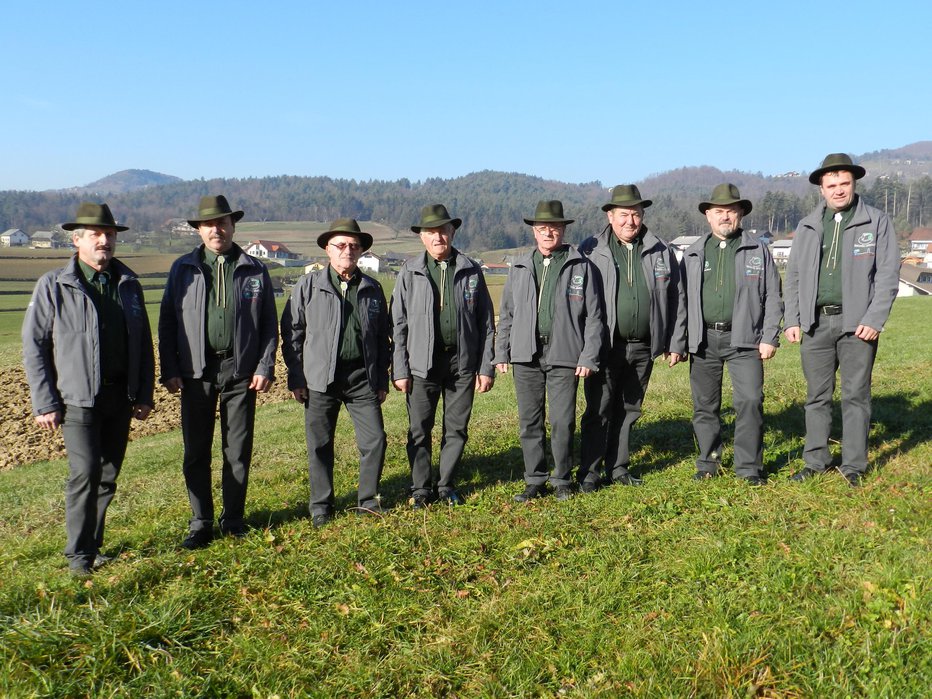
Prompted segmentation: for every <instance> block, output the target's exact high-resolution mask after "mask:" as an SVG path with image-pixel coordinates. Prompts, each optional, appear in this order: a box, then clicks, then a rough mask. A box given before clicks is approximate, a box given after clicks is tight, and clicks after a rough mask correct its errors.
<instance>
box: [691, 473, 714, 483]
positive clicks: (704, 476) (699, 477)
mask: <svg viewBox="0 0 932 699" xmlns="http://www.w3.org/2000/svg"><path fill="white" fill-rule="evenodd" d="M712 478H715V474H714V473H709V472H708V471H696V472H695V473H694V474H693V480H694V481H707V480H710V479H712Z"/></svg>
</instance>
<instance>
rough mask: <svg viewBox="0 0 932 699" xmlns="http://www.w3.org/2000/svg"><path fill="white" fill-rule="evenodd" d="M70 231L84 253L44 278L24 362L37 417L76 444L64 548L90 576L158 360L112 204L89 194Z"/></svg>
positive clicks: (100, 559) (26, 334)
mask: <svg viewBox="0 0 932 699" xmlns="http://www.w3.org/2000/svg"><path fill="white" fill-rule="evenodd" d="M62 228H64V229H65V230H66V231H71V232H72V235H71V241H72V243H73V244H74V246H75V248H77V254H76V255H75V256H74V257H72V258H71V261H70V262H69V263H68V264H67V265H65V267H63V268H62V269H56V270H53V271H51V272H48V273H47V274H45V275H43V276H42V278H41V279H39V281H38V283H37V284H36V288H35V291H34V292H33V294H32V299H31V301H30V302H29V308H28V309H27V310H26V317H25V320H24V321H23V332H22V337H23V364H24V365H25V367H26V377H27V379H28V381H29V390H30V393H31V394H32V408H33V414H34V415H35V418H36V424H38V425H39V427H41V428H42V429H45V430H54V429H56V428H57V427H58V426H59V425H60V426H61V428H62V434H63V436H64V439H65V449H66V450H67V452H68V469H69V474H68V482H67V485H66V486H65V529H66V532H67V543H66V545H65V556H66V557H67V559H68V564H69V568H70V570H71V573H72V574H73V575H75V576H79V577H85V576H87V575H90V573H91V571H92V570H93V569H94V568H95V567H98V566H100V565H102V564H104V563H105V562H106V561H107V560H108V557H107V556H104V555H103V554H102V553H101V547H102V546H103V541H104V521H105V518H106V515H107V507H108V506H109V505H110V501H111V500H113V495H114V493H115V492H116V479H117V476H118V475H119V473H120V467H121V466H122V464H123V457H124V455H125V454H126V443H127V440H128V438H129V426H130V420H131V418H136V419H137V420H145V419H146V418H147V417H148V416H149V413H150V412H151V410H152V406H153V401H152V390H153V386H154V384H155V362H154V358H153V352H152V333H151V331H150V329H149V316H148V315H147V314H146V309H145V301H144V299H143V295H142V286H140V284H139V280H138V279H137V278H136V275H135V274H134V273H133V271H132V270H131V269H130V268H129V267H127V266H126V265H124V264H123V263H122V262H120V261H119V260H117V259H116V258H114V257H113V252H114V249H115V248H116V235H117V233H118V232H120V231H125V230H128V229H127V227H126V226H118V225H117V224H116V221H115V220H114V218H113V214H112V213H111V212H110V207H108V206H107V205H106V204H93V203H90V202H85V203H83V204H81V205H80V206H79V207H78V213H77V216H76V217H75V220H74V221H72V222H70V223H65V224H62Z"/></svg>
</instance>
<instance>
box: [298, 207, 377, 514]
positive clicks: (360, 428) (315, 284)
mask: <svg viewBox="0 0 932 699" xmlns="http://www.w3.org/2000/svg"><path fill="white" fill-rule="evenodd" d="M317 245H318V246H320V247H321V248H323V249H324V250H325V251H326V252H327V257H328V258H329V259H330V264H329V265H328V266H327V267H325V268H324V269H321V270H319V271H317V272H311V273H310V274H305V275H304V276H303V277H301V279H299V280H298V283H297V284H295V286H294V288H293V289H292V290H291V298H290V299H289V300H288V303H287V304H286V305H285V310H284V312H283V313H282V355H283V356H284V358H285V364H286V365H287V366H288V388H289V389H290V390H291V392H292V395H294V398H295V400H297V401H300V402H302V403H304V427H305V435H306V437H307V459H308V475H309V478H310V484H311V498H310V508H309V509H310V513H311V519H312V522H313V524H314V526H315V527H322V526H324V525H325V524H327V523H328V522H329V521H330V520H331V519H333V507H334V496H333V466H334V451H333V437H334V434H335V433H336V427H337V417H338V416H339V414H340V406H341V405H345V406H346V409H347V410H348V411H349V414H350V417H351V418H352V419H353V427H354V428H355V430H356V444H357V447H358V448H359V492H358V495H357V504H358V507H357V509H356V512H357V514H361V515H362V514H381V512H382V505H381V500H380V497H379V480H380V478H381V477H382V466H383V464H384V461H385V446H386V437H385V428H384V426H383V422H382V403H383V402H385V397H386V395H387V394H388V364H389V361H390V356H389V352H390V350H389V332H390V331H389V320H388V304H387V303H386V302H385V294H384V293H383V292H382V287H381V285H380V284H379V283H378V281H376V280H375V279H373V278H372V277H370V276H368V275H366V274H363V273H362V272H361V271H360V270H359V267H358V264H357V263H358V261H359V256H360V255H361V254H362V253H363V252H365V251H366V250H368V249H369V248H370V247H371V246H372V236H371V235H370V234H368V233H365V232H363V231H362V230H360V228H359V224H358V223H357V222H356V221H355V220H354V219H351V218H343V219H338V220H336V221H334V222H333V224H332V225H331V226H330V229H329V230H328V231H326V232H324V233H321V234H320V236H318V238H317Z"/></svg>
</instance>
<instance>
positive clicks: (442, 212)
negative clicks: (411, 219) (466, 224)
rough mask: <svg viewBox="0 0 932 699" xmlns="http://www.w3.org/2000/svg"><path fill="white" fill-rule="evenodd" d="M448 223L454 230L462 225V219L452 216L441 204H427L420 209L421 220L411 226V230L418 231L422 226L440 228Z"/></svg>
mask: <svg viewBox="0 0 932 699" xmlns="http://www.w3.org/2000/svg"><path fill="white" fill-rule="evenodd" d="M448 223H452V224H453V230H456V229H457V228H459V227H460V226H462V225H463V219H460V218H452V217H451V216H450V214H449V213H448V212H447V207H445V206H444V205H443V204H429V205H427V206H425V207H424V208H423V209H421V220H420V221H419V222H418V223H417V224H415V225H413V226H411V230H412V231H414V232H415V233H420V232H421V229H422V228H440V226H444V225H446V224H448Z"/></svg>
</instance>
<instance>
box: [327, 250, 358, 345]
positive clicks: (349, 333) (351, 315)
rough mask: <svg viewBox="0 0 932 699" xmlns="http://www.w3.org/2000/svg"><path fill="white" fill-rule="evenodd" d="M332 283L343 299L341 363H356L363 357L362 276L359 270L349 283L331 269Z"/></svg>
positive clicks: (354, 273)
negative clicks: (360, 289) (360, 314)
mask: <svg viewBox="0 0 932 699" xmlns="http://www.w3.org/2000/svg"><path fill="white" fill-rule="evenodd" d="M329 270H330V283H331V284H332V285H333V288H334V290H335V291H336V292H337V293H338V294H339V295H340V298H341V299H342V301H343V302H342V303H341V304H340V306H341V312H340V361H341V362H355V361H358V360H360V359H362V358H363V356H362V324H361V323H360V321H359V305H358V295H359V282H360V280H361V279H362V275H361V274H360V272H359V270H358V269H357V270H356V271H355V272H353V276H352V277H350V279H349V281H344V280H343V279H340V275H339V274H337V271H336V270H335V269H334V268H333V267H330V268H329Z"/></svg>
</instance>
